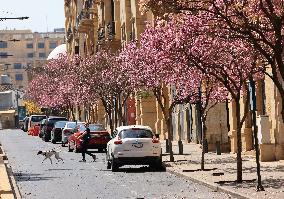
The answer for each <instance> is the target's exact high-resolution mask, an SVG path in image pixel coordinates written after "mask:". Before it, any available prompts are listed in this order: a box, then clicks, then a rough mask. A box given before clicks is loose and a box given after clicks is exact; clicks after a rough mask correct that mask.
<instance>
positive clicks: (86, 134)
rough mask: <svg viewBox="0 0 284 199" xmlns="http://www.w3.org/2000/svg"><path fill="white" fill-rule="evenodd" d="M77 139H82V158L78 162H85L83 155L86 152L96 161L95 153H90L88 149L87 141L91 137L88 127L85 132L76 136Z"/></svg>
mask: <svg viewBox="0 0 284 199" xmlns="http://www.w3.org/2000/svg"><path fill="white" fill-rule="evenodd" d="M78 139H81V140H82V143H81V152H82V158H83V159H82V160H80V162H86V159H85V156H86V154H88V155H89V156H92V158H93V160H94V161H96V155H95V154H94V155H93V154H91V152H89V151H88V143H89V140H90V139H91V134H90V129H89V128H86V130H85V132H84V133H83V134H82V135H80V136H79V137H78Z"/></svg>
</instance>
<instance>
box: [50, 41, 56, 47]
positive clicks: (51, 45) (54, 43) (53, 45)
mask: <svg viewBox="0 0 284 199" xmlns="http://www.w3.org/2000/svg"><path fill="white" fill-rule="evenodd" d="M56 46H57V43H56V42H50V43H49V48H56Z"/></svg>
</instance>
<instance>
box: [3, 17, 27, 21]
mask: <svg viewBox="0 0 284 199" xmlns="http://www.w3.org/2000/svg"><path fill="white" fill-rule="evenodd" d="M28 18H29V17H0V21H4V20H10V19H16V20H24V19H28Z"/></svg>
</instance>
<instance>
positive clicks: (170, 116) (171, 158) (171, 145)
mask: <svg viewBox="0 0 284 199" xmlns="http://www.w3.org/2000/svg"><path fill="white" fill-rule="evenodd" d="M167 128H168V139H169V141H168V142H169V151H170V162H174V161H175V159H174V153H173V143H172V141H173V128H172V113H171V112H170V113H169V118H168V119H167Z"/></svg>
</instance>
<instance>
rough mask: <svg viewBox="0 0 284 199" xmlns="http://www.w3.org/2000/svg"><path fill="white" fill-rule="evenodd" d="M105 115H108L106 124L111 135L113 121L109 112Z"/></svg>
mask: <svg viewBox="0 0 284 199" xmlns="http://www.w3.org/2000/svg"><path fill="white" fill-rule="evenodd" d="M107 115H108V123H109V128H110V132H111V133H112V132H113V131H114V126H113V120H112V116H111V111H109V112H108V113H107Z"/></svg>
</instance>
